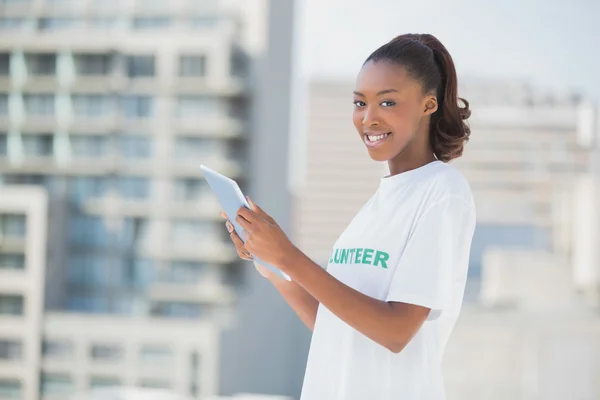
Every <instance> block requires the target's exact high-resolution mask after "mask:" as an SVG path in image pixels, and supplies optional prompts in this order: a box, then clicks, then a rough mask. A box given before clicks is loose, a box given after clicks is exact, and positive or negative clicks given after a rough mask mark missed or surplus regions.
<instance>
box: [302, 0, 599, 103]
mask: <svg viewBox="0 0 600 400" xmlns="http://www.w3.org/2000/svg"><path fill="white" fill-rule="evenodd" d="M297 2H298V16H299V25H298V26H299V28H298V29H299V33H298V36H297V38H298V42H297V45H298V51H297V54H296V57H297V61H296V62H297V65H298V68H299V71H298V72H299V74H300V77H301V78H303V79H304V80H305V79H307V78H314V77H326V78H334V79H354V78H355V76H356V73H357V72H358V70H359V68H360V66H361V64H362V62H363V60H364V59H365V58H366V57H367V56H368V55H369V54H370V52H372V51H373V50H375V49H376V48H377V47H379V46H380V45H381V44H383V43H385V42H386V41H388V40H389V39H391V38H393V37H394V36H396V35H398V34H401V33H407V32H412V33H431V34H433V35H435V36H436V37H438V39H440V41H441V42H442V43H443V44H444V45H445V46H446V47H447V48H448V50H449V52H450V54H451V55H452V56H453V58H454V61H455V63H456V67H457V71H458V73H459V76H463V77H465V76H475V77H478V78H487V77H489V78H492V79H494V80H497V79H517V80H520V81H523V80H526V81H528V82H531V83H532V84H534V85H536V86H540V87H542V88H544V89H548V90H557V91H561V92H562V91H577V92H579V93H581V94H583V95H584V96H585V97H587V98H589V99H591V100H593V101H595V102H596V103H598V104H600V0H569V1H561V0H547V1H542V0H503V1H493V2H492V1H490V2H489V3H488V2H483V1H481V0H428V1H420V2H419V1H411V2H408V1H402V0H368V1H367V0H360V1H359V0H297Z"/></svg>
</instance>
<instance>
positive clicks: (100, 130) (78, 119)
mask: <svg viewBox="0 0 600 400" xmlns="http://www.w3.org/2000/svg"><path fill="white" fill-rule="evenodd" d="M120 123H121V117H119V116H118V115H111V116H103V117H85V116H75V117H74V118H73V122H72V124H71V127H70V131H71V132H75V133H76V134H94V135H95V134H104V133H106V134H109V133H112V132H115V131H117V130H118V128H119V125H120Z"/></svg>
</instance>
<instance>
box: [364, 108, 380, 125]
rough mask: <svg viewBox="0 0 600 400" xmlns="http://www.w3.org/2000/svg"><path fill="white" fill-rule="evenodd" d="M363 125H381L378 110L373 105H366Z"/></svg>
mask: <svg viewBox="0 0 600 400" xmlns="http://www.w3.org/2000/svg"><path fill="white" fill-rule="evenodd" d="M362 124H363V126H377V125H379V116H378V115H377V111H376V109H375V108H373V107H365V109H364V114H363V119H362Z"/></svg>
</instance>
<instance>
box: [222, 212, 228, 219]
mask: <svg viewBox="0 0 600 400" xmlns="http://www.w3.org/2000/svg"><path fill="white" fill-rule="evenodd" d="M221 217H223V218H225V219H229V217H228V216H227V214H225V211H221Z"/></svg>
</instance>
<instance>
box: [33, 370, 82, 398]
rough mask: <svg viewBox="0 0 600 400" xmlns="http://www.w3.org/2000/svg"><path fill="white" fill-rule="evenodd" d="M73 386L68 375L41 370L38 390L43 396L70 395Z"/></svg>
mask: <svg viewBox="0 0 600 400" xmlns="http://www.w3.org/2000/svg"><path fill="white" fill-rule="evenodd" d="M73 388H74V387H73V381H72V379H71V377H70V376H69V375H66V374H49V373H45V372H42V376H41V379H40V391H41V392H42V395H43V396H52V395H63V396H64V395H70V394H71V393H72V392H73Z"/></svg>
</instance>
